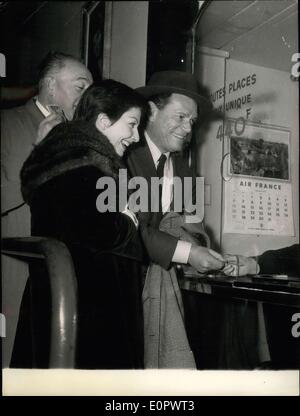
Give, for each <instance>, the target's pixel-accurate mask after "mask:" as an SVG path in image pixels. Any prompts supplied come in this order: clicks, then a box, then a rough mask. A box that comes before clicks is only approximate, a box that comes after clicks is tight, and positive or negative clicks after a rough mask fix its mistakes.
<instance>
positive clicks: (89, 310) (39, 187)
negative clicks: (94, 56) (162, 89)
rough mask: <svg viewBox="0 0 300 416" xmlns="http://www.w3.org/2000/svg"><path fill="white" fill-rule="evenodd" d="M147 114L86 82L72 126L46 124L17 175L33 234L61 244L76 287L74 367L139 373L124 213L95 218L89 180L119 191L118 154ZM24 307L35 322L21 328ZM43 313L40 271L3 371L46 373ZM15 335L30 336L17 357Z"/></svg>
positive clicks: (19, 344) (131, 257)
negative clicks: (104, 180) (106, 181)
mask: <svg viewBox="0 0 300 416" xmlns="http://www.w3.org/2000/svg"><path fill="white" fill-rule="evenodd" d="M146 111H147V104H146V103H145V101H144V99H143V98H142V97H141V96H140V95H139V94H138V93H136V92H135V91H134V90H132V89H131V88H129V87H127V86H126V85H124V84H121V83H119V82H116V81H113V80H106V81H102V82H101V83H99V84H98V85H93V86H91V87H89V88H88V89H87V91H86V92H85V93H84V95H83V96H82V99H81V100H80V102H79V104H78V106H77V109H76V114H75V119H74V120H73V121H71V122H68V123H61V124H59V125H57V126H56V127H54V128H53V129H52V130H51V132H50V133H49V134H48V135H47V136H46V138H45V139H44V140H43V141H42V142H40V144H38V145H37V146H36V147H35V149H34V150H33V152H32V154H31V155H30V156H29V158H28V159H27V160H26V162H25V164H24V166H23V168H22V172H21V180H22V193H23V197H24V199H25V201H26V202H27V203H28V204H29V205H30V208H31V213H32V235H43V236H47V237H52V238H56V239H58V240H60V241H63V242H64V243H65V244H66V245H67V247H68V248H69V250H70V252H71V254H72V257H73V261H74V266H75V272H76V277H77V285H78V339H77V345H76V348H77V354H76V364H75V365H76V368H95V369H97V368H98V369H101V368H102V369H125V368H142V367H143V329H142V306H141V301H140V299H141V284H142V281H141V273H140V262H141V260H142V257H143V253H142V248H141V245H140V242H139V238H138V235H137V232H136V225H135V223H134V221H133V220H132V216H130V215H129V214H128V215H125V214H123V213H122V211H123V210H124V209H125V206H124V207H120V210H119V211H118V212H106V213H100V212H98V211H97V209H96V199H97V196H98V193H99V191H97V189H96V182H97V180H98V179H99V178H101V177H103V176H105V177H107V176H108V177H111V178H113V179H114V180H115V182H116V184H117V186H118V182H119V169H120V168H121V167H122V166H123V165H122V162H121V158H120V155H121V154H123V152H124V150H125V148H127V146H128V145H129V144H130V143H131V142H133V141H136V140H138V133H137V126H138V124H139V122H140V119H141V118H143V117H144V116H145V114H146ZM125 203H126V201H125ZM35 293H36V294H37V296H34V294H35ZM30 294H33V299H35V301H34V302H35V303H34V304H33V305H30V302H29V299H30ZM31 307H32V308H33V309H34V313H33V316H34V323H33V327H32V328H27V326H26V322H29V319H27V317H28V313H30V308H31ZM50 310H51V305H50V301H49V298H48V295H47V282H45V280H44V279H43V273H42V271H41V269H40V268H38V267H35V268H32V269H31V273H30V279H29V283H28V284H27V287H26V289H25V294H24V297H23V301H22V307H21V312H20V320H19V324H18V331H17V336H16V342H15V346H14V352H13V357H12V362H11V366H12V367H37V368H47V366H48V358H49V326H48V324H47V323H49V322H50V321H51V317H49V311H50ZM24 334H27V335H25V336H27V337H28V336H29V337H31V339H32V345H33V346H34V349H33V351H30V352H28V351H24ZM28 334H29V335H28ZM27 339H28V338H27Z"/></svg>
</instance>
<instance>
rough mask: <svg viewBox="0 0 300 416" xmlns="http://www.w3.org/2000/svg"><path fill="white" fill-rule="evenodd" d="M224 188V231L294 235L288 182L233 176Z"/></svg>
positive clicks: (290, 191)
mask: <svg viewBox="0 0 300 416" xmlns="http://www.w3.org/2000/svg"><path fill="white" fill-rule="evenodd" d="M225 192H226V203H225V212H224V216H225V221H224V232H227V233H241V234H264V235H287V236H288V235H290V236H291V235H294V223H293V210H292V190H291V184H290V183H278V182H275V181H262V180H255V179H254V180H253V179H249V178H236V177H232V178H231V180H230V181H228V182H226V183H225Z"/></svg>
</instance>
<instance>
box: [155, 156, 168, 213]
mask: <svg viewBox="0 0 300 416" xmlns="http://www.w3.org/2000/svg"><path fill="white" fill-rule="evenodd" d="M166 160H167V156H166V155H165V154H163V153H162V154H161V155H160V158H159V159H158V164H157V168H156V171H157V176H158V177H159V179H161V178H162V177H163V176H164V167H165V163H166ZM158 189H159V212H162V190H163V185H162V184H160V185H159V188H158Z"/></svg>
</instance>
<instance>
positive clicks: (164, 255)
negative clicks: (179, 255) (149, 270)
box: [138, 213, 178, 270]
mask: <svg viewBox="0 0 300 416" xmlns="http://www.w3.org/2000/svg"><path fill="white" fill-rule="evenodd" d="M138 219H139V222H140V232H141V237H142V240H143V242H144V245H145V248H146V251H147V253H148V256H149V258H150V259H151V261H152V262H154V263H157V264H159V265H160V266H161V267H163V268H164V269H166V270H167V269H169V268H170V266H171V263H172V258H173V255H174V252H175V249H176V246H177V242H178V238H176V237H173V236H171V235H169V234H167V233H165V232H163V231H160V230H159V229H158V228H157V227H155V226H153V225H152V221H153V217H152V218H151V216H150V215H149V214H147V213H140V214H139V216H138ZM151 219H152V221H151Z"/></svg>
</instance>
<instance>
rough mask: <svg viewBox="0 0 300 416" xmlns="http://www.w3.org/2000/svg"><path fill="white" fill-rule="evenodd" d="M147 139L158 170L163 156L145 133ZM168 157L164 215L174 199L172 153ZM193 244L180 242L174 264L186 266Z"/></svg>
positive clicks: (163, 194) (163, 204)
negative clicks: (159, 161)
mask: <svg viewBox="0 0 300 416" xmlns="http://www.w3.org/2000/svg"><path fill="white" fill-rule="evenodd" d="M145 138H146V141H147V144H148V146H149V149H150V152H151V155H152V158H153V162H154V165H155V168H157V165H158V160H159V158H160V156H161V154H162V152H161V151H160V150H159V148H158V147H157V146H156V144H155V143H154V142H153V141H152V140H151V139H150V137H149V135H148V134H147V132H145ZM164 154H165V155H166V157H167V159H166V162H165V166H164V180H163V186H162V198H161V199H162V201H161V206H162V212H163V214H164V213H165V212H167V211H169V210H170V205H171V202H172V199H173V177H174V168H173V162H172V157H171V155H170V152H167V153H164ZM191 247H192V244H191V243H189V242H187V241H181V240H178V242H177V246H176V249H175V251H174V254H173V257H172V262H174V263H183V264H186V263H187V262H188V259H189V255H190V251H191Z"/></svg>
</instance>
